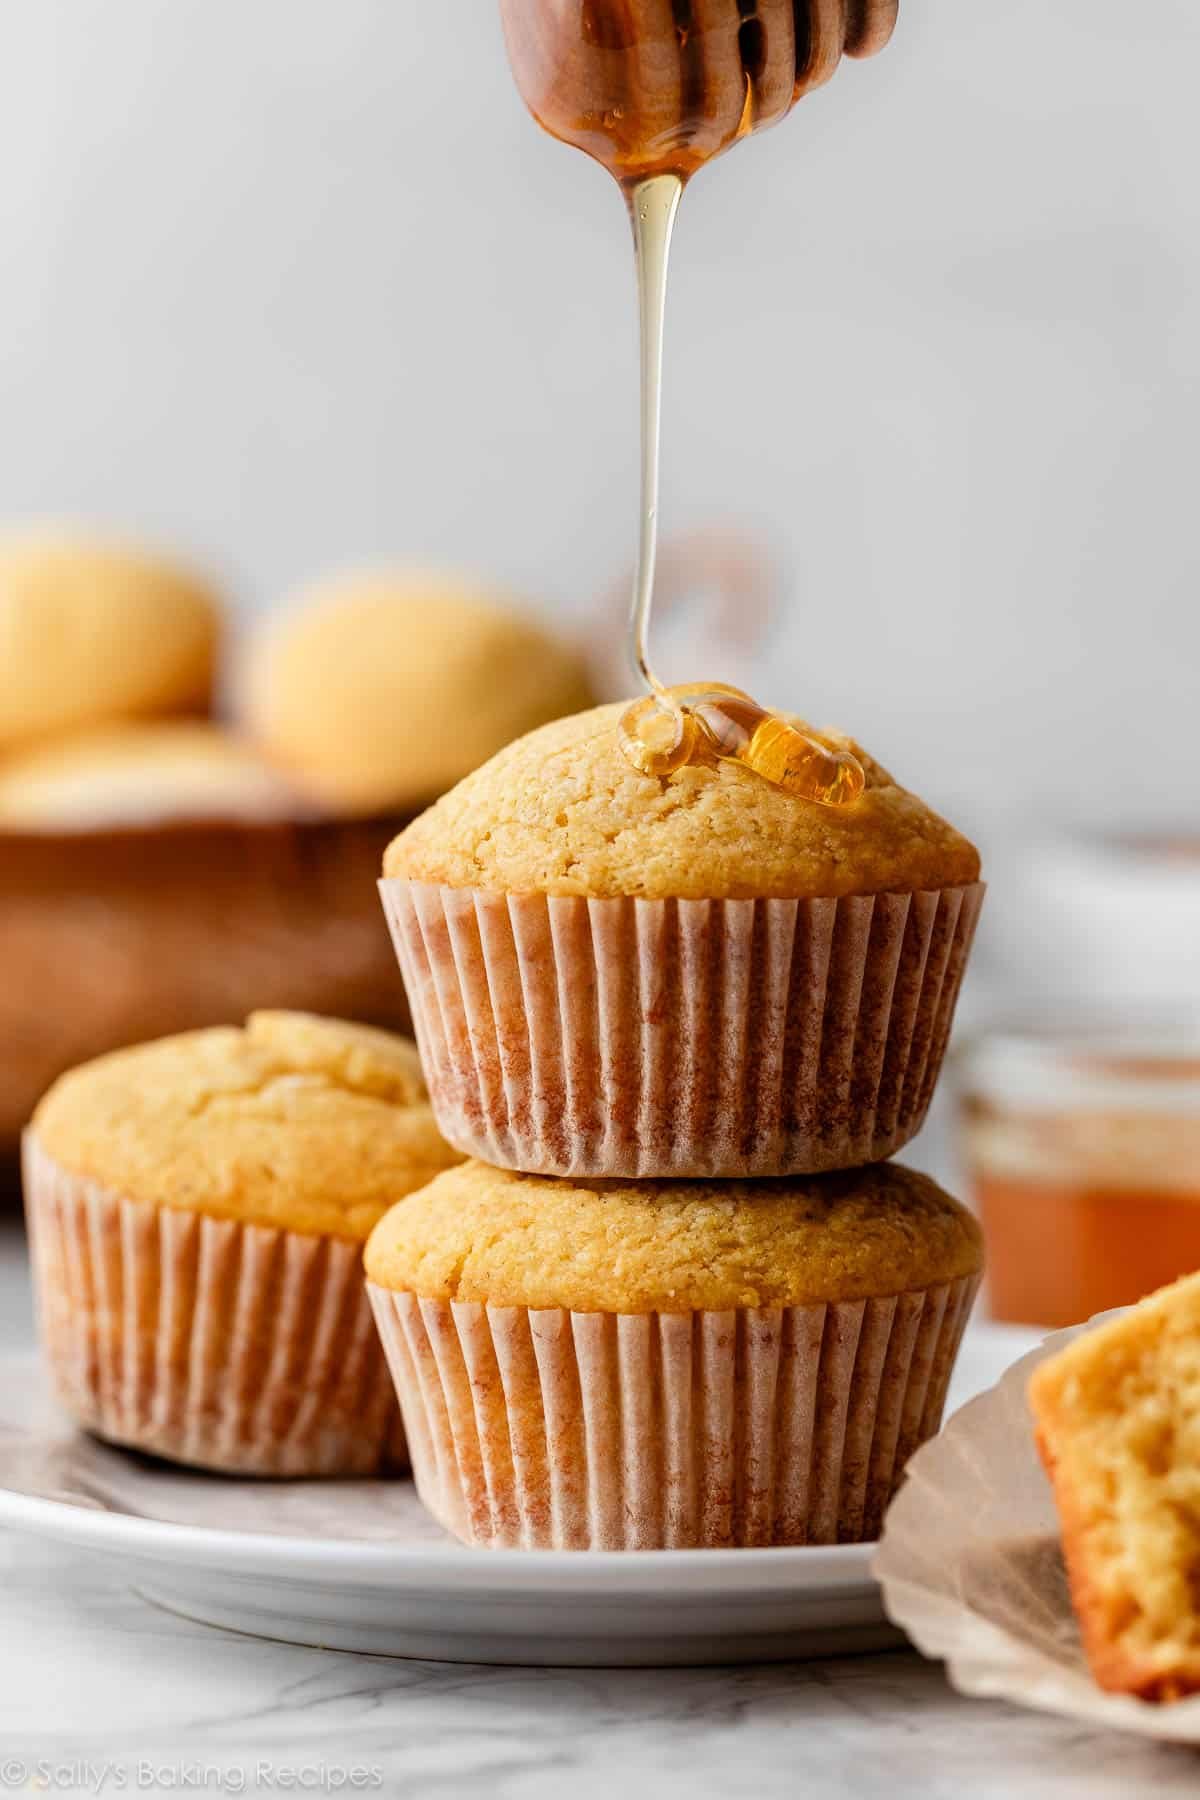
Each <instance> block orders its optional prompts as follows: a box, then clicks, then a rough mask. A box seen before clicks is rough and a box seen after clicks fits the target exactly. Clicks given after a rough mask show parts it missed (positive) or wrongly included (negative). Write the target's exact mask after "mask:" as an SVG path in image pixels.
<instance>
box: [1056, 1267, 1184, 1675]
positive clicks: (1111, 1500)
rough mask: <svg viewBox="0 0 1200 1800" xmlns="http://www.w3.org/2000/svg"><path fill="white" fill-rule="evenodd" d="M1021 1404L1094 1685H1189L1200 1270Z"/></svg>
mask: <svg viewBox="0 0 1200 1800" xmlns="http://www.w3.org/2000/svg"><path fill="white" fill-rule="evenodd" d="M1029 1403H1030V1406H1031V1408H1032V1410H1033V1416H1034V1421H1035V1425H1036V1430H1037V1442H1038V1449H1039V1451H1040V1452H1041V1456H1042V1460H1043V1462H1044V1463H1045V1465H1046V1469H1047V1472H1048V1473H1049V1475H1050V1478H1051V1481H1052V1483H1053V1487H1054V1498H1055V1502H1056V1504H1057V1506H1058V1513H1059V1518H1060V1520H1061V1522H1062V1540H1063V1553H1064V1556H1065V1558H1066V1563H1067V1572H1068V1575H1069V1577H1070V1582H1071V1597H1072V1600H1073V1601H1074V1605H1075V1611H1076V1613H1077V1614H1078V1617H1079V1626H1080V1630H1081V1632H1082V1635H1083V1643H1084V1649H1085V1650H1086V1652H1087V1657H1088V1661H1089V1662H1090V1664H1091V1667H1092V1672H1093V1674H1094V1675H1095V1677H1096V1680H1097V1681H1098V1682H1099V1684H1100V1686H1101V1687H1104V1688H1110V1689H1113V1690H1116V1691H1119V1692H1125V1693H1131V1694H1136V1695H1138V1696H1140V1697H1141V1698H1142V1699H1144V1700H1177V1699H1179V1698H1180V1697H1181V1696H1183V1695H1185V1694H1194V1693H1197V1692H1200V1275H1189V1276H1187V1277H1186V1278H1185V1279H1184V1280H1182V1281H1177V1282H1175V1283H1174V1285H1173V1286H1171V1287H1167V1288H1162V1289H1160V1291H1159V1292H1158V1293H1157V1294H1152V1295H1151V1296H1150V1298H1149V1299H1148V1300H1143V1301H1142V1302H1141V1304H1140V1305H1139V1306H1136V1307H1134V1308H1133V1309H1132V1310H1131V1311H1129V1312H1127V1313H1124V1314H1122V1315H1120V1316H1119V1317H1116V1318H1113V1319H1111V1320H1110V1321H1109V1322H1108V1323H1107V1324H1105V1325H1101V1326H1099V1327H1097V1328H1096V1329H1095V1330H1092V1331H1087V1332H1085V1333H1084V1334H1083V1335H1082V1336H1080V1337H1078V1338H1075V1339H1074V1340H1073V1341H1072V1342H1071V1343H1069V1344H1068V1345H1067V1346H1066V1348H1065V1349H1064V1350H1060V1351H1059V1352H1058V1353H1057V1355H1055V1356H1053V1357H1051V1358H1050V1359H1049V1360H1048V1361H1046V1362H1044V1363H1041V1364H1040V1365H1039V1366H1038V1367H1037V1368H1036V1369H1035V1370H1034V1373H1033V1376H1032V1377H1031V1379H1030V1383H1029Z"/></svg>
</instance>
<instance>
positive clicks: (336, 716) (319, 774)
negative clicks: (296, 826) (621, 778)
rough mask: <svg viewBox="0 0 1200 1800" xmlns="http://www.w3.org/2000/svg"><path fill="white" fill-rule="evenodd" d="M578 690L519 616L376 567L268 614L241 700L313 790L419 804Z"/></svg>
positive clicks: (478, 597)
mask: <svg viewBox="0 0 1200 1800" xmlns="http://www.w3.org/2000/svg"><path fill="white" fill-rule="evenodd" d="M592 699H593V695H592V692H591V690H590V687H589V684H588V680H587V675H586V672H585V670H584V667H583V664H582V661H581V659H580V657H579V656H578V655H577V654H576V652H575V651H574V650H573V649H571V648H570V647H569V646H568V645H566V644H564V643H562V642H561V641H560V640H559V639H557V638H556V637H554V636H553V634H552V633H551V632H549V631H547V630H545V629H544V628H543V627H542V626H541V625H539V624H537V623H536V622H535V621H534V620H533V619H530V618H528V617H526V616H524V615H523V614H522V613H520V612H519V611H517V610H515V609H514V608H512V607H511V606H508V605H505V604H504V603H503V602H502V601H499V600H496V599H493V598H491V597H489V596H488V595H486V594H480V593H476V592H472V591H470V590H469V589H464V588H463V587H461V586H457V585H453V584H451V583H450V582H448V581H447V580H446V579H445V578H444V577H428V576H426V577H422V576H418V575H402V574H386V573H385V574H379V575H368V576H360V577H357V578H350V579H343V580H341V581H334V582H330V583H327V584H325V585H323V586H320V587H317V588H314V589H313V590H311V591H310V592H309V594H307V595H306V596H302V597H301V599H300V600H299V601H298V602H297V605H296V608H295V609H294V610H293V611H290V612H288V613H287V614H285V615H284V616H283V617H282V618H281V619H280V620H279V621H278V622H277V623H276V624H273V625H272V626H270V627H269V628H268V629H267V631H266V632H265V634H264V635H263V637H262V639H261V641H260V643H259V644H258V646H257V647H256V650H255V652H254V654H253V656H252V658H251V663H250V667H249V673H248V676H247V681H246V687H245V692H244V710H245V715H246V720H247V723H248V725H249V727H250V729H251V731H252V732H253V734H254V735H255V736H256V737H257V738H258V740H259V741H260V743H261V744H262V745H263V747H264V748H265V749H266V750H267V752H268V753H269V754H270V755H271V756H273V757H275V758H277V759H278V760H279V761H280V762H281V763H283V764H285V765H286V766H287V767H288V768H290V769H291V770H292V771H294V773H295V774H296V776H297V777H298V778H299V779H300V780H301V781H302V782H303V783H304V784H305V786H306V787H307V788H308V790H309V791H310V792H311V793H312V794H313V795H314V797H315V798H316V799H318V800H319V801H321V802H322V803H324V804H325V805H327V806H329V807H331V808H333V809H335V810H338V811H341V812H349V813H370V812H385V811H402V810H404V809H406V808H411V807H413V806H423V805H425V804H426V803H427V802H428V801H429V800H431V799H433V798H434V797H435V796H436V795H438V794H440V793H442V792H443V790H444V789H446V788H447V787H449V786H450V785H451V784H452V783H453V782H455V781H458V780H459V779H460V777H462V776H463V775H465V774H467V773H468V771H469V770H471V769H474V768H477V767H478V765H479V764H480V763H481V762H483V761H484V760H485V759H486V758H487V757H489V756H491V755H492V754H493V753H494V752H495V751H496V750H498V749H499V748H500V747H501V745H502V744H506V743H508V741H509V740H510V738H513V737H515V736H516V735H517V733H518V732H522V731H528V730H530V729H531V727H533V726H535V725H540V724H542V723H543V722H544V721H545V720H547V719H555V718H558V717H560V716H561V715H562V714H563V713H568V712H572V711H574V710H575V709H576V708H577V707H580V706H587V705H590V703H591V701H592Z"/></svg>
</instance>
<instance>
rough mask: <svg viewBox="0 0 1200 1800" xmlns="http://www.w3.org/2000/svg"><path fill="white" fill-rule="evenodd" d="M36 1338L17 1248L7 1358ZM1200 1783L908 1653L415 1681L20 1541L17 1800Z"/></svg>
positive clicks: (7, 1553)
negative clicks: (988, 1693) (149, 1593)
mask: <svg viewBox="0 0 1200 1800" xmlns="http://www.w3.org/2000/svg"><path fill="white" fill-rule="evenodd" d="M29 1329H30V1310H29V1305H28V1297H27V1290H26V1284H25V1275H24V1267H23V1257H22V1251H21V1246H20V1240H19V1235H18V1233H17V1231H16V1228H15V1227H13V1226H7V1227H4V1228H3V1229H0V1342H3V1343H14V1342H20V1341H22V1340H23V1339H24V1338H26V1337H27V1335H28V1332H29ZM355 1769H357V1771H358V1772H359V1777H360V1780H359V1785H358V1787H357V1789H356V1788H355V1786H354V1785H352V1783H351V1781H350V1779H349V1777H350V1774H351V1772H352V1771H354V1770H355ZM339 1775H343V1776H344V1777H345V1779H344V1781H343V1783H342V1784H341V1785H340V1787H339V1785H338V1780H339ZM201 1780H202V1781H203V1783H204V1785H203V1786H202V1787H201V1786H200V1785H199V1783H200V1782H201ZM1198 1781H1200V1761H1198V1759H1197V1758H1196V1756H1195V1755H1194V1754H1193V1753H1191V1752H1189V1751H1183V1750H1173V1749H1169V1748H1157V1747H1152V1746H1147V1745H1145V1744H1143V1743H1140V1742H1137V1741H1134V1740H1132V1739H1127V1738H1124V1737H1119V1736H1113V1735H1108V1734H1096V1733H1093V1732H1087V1731H1081V1730H1080V1729H1078V1727H1076V1726H1075V1725H1072V1724H1070V1723H1067V1722H1065V1721H1060V1720H1057V1719H1053V1718H1048V1717H1040V1716H1038V1715H1035V1714H1032V1713H1023V1712H1018V1711H1016V1710H1015V1709H1013V1708H1010V1707H1007V1706H1004V1705H1000V1704H996V1703H992V1702H985V1701H967V1700H964V1699H962V1698H961V1697H960V1696H958V1695H956V1694H954V1693H952V1692H951V1691H950V1689H949V1688H948V1687H947V1685H946V1682H945V1680H944V1678H943V1676H942V1673H941V1670H940V1669H939V1668H938V1667H936V1666H935V1665H932V1664H928V1663H924V1662H922V1661H921V1660H920V1659H919V1658H918V1657H916V1656H914V1655H911V1654H908V1653H905V1652H896V1653H893V1654H890V1655H886V1656H871V1657H859V1658H850V1659H844V1660H840V1661H835V1662H822V1663H807V1664H791V1665H784V1666H778V1667H771V1668H758V1669H731V1670H721V1669H706V1670H686V1671H685V1670H664V1671H661V1672H654V1673H648V1672H646V1671H644V1670H643V1671H636V1670H634V1671H628V1672H625V1671H617V1670H613V1671H607V1670H579V1671H574V1670H557V1671H544V1670H537V1669H529V1670H520V1669H492V1668H483V1667H468V1666H455V1665H451V1664H444V1663H406V1662H395V1661H390V1660H386V1659H381V1658H371V1657H363V1656H352V1655H344V1654H339V1653H334V1652H330V1651H322V1650H306V1649H298V1648H292V1647H289V1646H287V1645H282V1644H270V1643H263V1642H260V1641H257V1640H254V1639H251V1638H243V1637H238V1636H235V1635H233V1634H230V1633H225V1632H219V1631H213V1630H210V1629H208V1628H207V1627H205V1626H200V1625H194V1624H191V1623H189V1622H188V1621H186V1620H183V1619H178V1618H174V1617H172V1616H170V1615H168V1614H165V1613H162V1612H158V1611H156V1610H155V1609H153V1608H151V1607H150V1606H148V1605H146V1604H145V1603H144V1602H143V1601H141V1600H139V1599H137V1598H136V1597H135V1596H134V1595H132V1594H131V1593H130V1592H129V1591H128V1590H127V1589H126V1588H125V1587H124V1586H123V1584H122V1582H121V1580H120V1578H119V1576H118V1575H117V1573H116V1572H115V1571H114V1570H113V1569H112V1568H111V1567H110V1566H109V1565H107V1564H106V1563H105V1562H103V1561H102V1560H99V1559H91V1558H84V1557H79V1556H76V1555H73V1554H68V1553H64V1552H60V1551H57V1550H51V1549H49V1548H46V1547H44V1546H42V1545H40V1544H38V1543H37V1542H35V1541H34V1540H32V1539H25V1538H18V1537H15V1536H11V1535H3V1534H0V1794H2V1793H3V1792H4V1791H5V1790H8V1791H16V1792H26V1791H39V1790H40V1791H47V1790H48V1791H50V1792H76V1793H89V1792H90V1793H96V1792H98V1791H100V1792H106V1793H116V1792H121V1791H124V1792H128V1793H132V1792H167V1791H181V1790H182V1791H185V1792H188V1791H190V1792H197V1791H201V1792H207V1793H245V1794H254V1793H263V1794H265V1793H271V1792H279V1791H292V1792H300V1791H306V1792H314V1791H315V1792H325V1791H335V1790H336V1791H340V1792H343V1793H352V1792H355V1791H359V1792H367V1793H369V1792H374V1791H382V1792H385V1793H389V1794H390V1793H400V1794H411V1795H420V1796H425V1795H449V1796H453V1795H459V1794H461V1795H473V1794H484V1793H486V1794H487V1795H489V1796H491V1797H492V1800H543V1797H545V1800H550V1797H551V1796H553V1797H554V1800H559V1796H561V1795H562V1794H563V1793H564V1791H565V1792H567V1793H568V1794H569V1795H570V1796H571V1800H587V1797H589V1796H591V1795H601V1794H604V1795H608V1794H611V1793H613V1792H619V1791H621V1789H622V1788H624V1789H625V1790H626V1791H627V1792H628V1793H629V1794H630V1795H631V1796H632V1795H636V1794H640V1793H643V1792H653V1793H654V1794H655V1795H656V1796H664V1797H667V1800H671V1797H673V1796H676V1795H678V1796H681V1797H682V1796H685V1795H686V1796H688V1797H689V1800H691V1797H694V1796H698V1795H708V1794H712V1795H729V1796H731V1797H736V1796H740V1795H745V1796H748V1797H751V1796H752V1797H753V1800H771V1797H772V1796H775V1795H779V1796H784V1795H787V1796H800V1795H802V1796H804V1800H824V1796H831V1797H833V1796H843V1795H844V1796H847V1797H853V1800H875V1796H879V1797H880V1800H882V1797H883V1796H887V1800H897V1796H907V1795H912V1796H920V1797H921V1800H961V1796H962V1795H964V1794H966V1793H969V1794H970V1795H971V1796H972V1797H973V1800H974V1797H977V1796H984V1797H987V1800H992V1797H994V1800H1014V1797H1019V1796H1022V1795H1030V1796H1039V1797H1040V1796H1042V1795H1048V1796H1061V1797H1063V1800H1103V1797H1106V1796H1113V1797H1114V1800H1115V1797H1117V1796H1120V1797H1121V1800H1124V1797H1125V1796H1135V1795H1141V1794H1147V1793H1150V1792H1154V1793H1156V1794H1172V1793H1180V1794H1183V1793H1189V1794H1192V1793H1195V1791H1196V1788H1197V1783H1198Z"/></svg>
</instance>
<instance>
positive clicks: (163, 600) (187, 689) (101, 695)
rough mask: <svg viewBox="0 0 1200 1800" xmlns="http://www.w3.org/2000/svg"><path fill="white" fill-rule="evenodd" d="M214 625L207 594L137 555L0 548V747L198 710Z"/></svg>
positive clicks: (16, 541) (26, 540) (55, 544)
mask: <svg viewBox="0 0 1200 1800" xmlns="http://www.w3.org/2000/svg"><path fill="white" fill-rule="evenodd" d="M219 628H220V610H219V606H218V602H217V599H216V597H215V595H214V594H213V593H212V592H211V590H210V589H209V588H208V587H207V586H206V585H205V584H204V583H203V582H201V581H199V580H197V579H196V578H195V577H194V576H192V575H190V574H189V573H188V572H187V571H186V570H184V569H180V568H177V567H175V566H174V565H173V564H171V563H167V562H163V561H160V560H159V559H158V558H156V557H153V556H150V555H148V554H146V553H145V552H143V551H140V550H134V549H123V548H120V547H118V546H116V545H111V544H101V543H93V542H88V541H86V540H82V539H79V540H75V539H71V538H66V537H64V538H57V537H50V536H46V537H35V536H31V537H21V538H9V539H4V540H0V750H8V749H13V748H16V747H19V746H21V745H23V744H27V743H30V742H33V741H35V740H37V739H39V738H45V737H51V736H54V735H57V734H59V733H62V732H67V731H74V730H78V729H80V728H81V727H85V726H89V725H96V724H103V723H105V722H107V721H109V720H114V719H133V718H143V717H150V716H153V715H156V714H162V713H187V712H206V711H207V710H208V706H209V702H210V699H211V693H212V683H213V673H214V668H215V665H216V656H217V638H218V633H219Z"/></svg>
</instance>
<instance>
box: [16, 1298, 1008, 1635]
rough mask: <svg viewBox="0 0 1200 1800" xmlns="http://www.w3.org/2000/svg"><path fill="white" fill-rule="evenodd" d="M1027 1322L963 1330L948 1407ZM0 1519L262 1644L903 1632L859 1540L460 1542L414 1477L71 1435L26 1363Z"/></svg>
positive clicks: (996, 1368)
mask: <svg viewBox="0 0 1200 1800" xmlns="http://www.w3.org/2000/svg"><path fill="white" fill-rule="evenodd" d="M1034 1341H1036V1340H1035V1337H1034V1335H1033V1334H1031V1333H1029V1332H1026V1331H1020V1330H1016V1329H1014V1328H1011V1327H1004V1326H995V1325H976V1326H973V1327H972V1328H971V1329H970V1330H969V1331H968V1333H967V1338H966V1342H965V1344H964V1348H963V1355H962V1359H961V1361H960V1364H959V1368H958V1371H957V1373H956V1376H955V1381H954V1385H953V1387H952V1390H951V1405H952V1406H954V1405H960V1404H961V1403H962V1402H963V1401H964V1400H966V1399H968V1398H969V1397H970V1396H971V1395H972V1394H975V1393H978V1392H980V1391H981V1390H982V1389H984V1388H986V1387H988V1386H990V1385H991V1384H992V1383H993V1382H994V1381H995V1380H996V1379H997V1378H998V1377H999V1375H1000V1374H1001V1373H1002V1372H1003V1370H1004V1369H1005V1368H1006V1367H1007V1366H1008V1365H1009V1363H1011V1362H1012V1361H1013V1360H1014V1359H1015V1358H1016V1357H1018V1356H1020V1355H1021V1354H1023V1352H1024V1351H1026V1350H1027V1349H1029V1347H1030V1345H1031V1343H1033V1342H1034ZM0 1525H7V1526H10V1527H13V1528H15V1529H18V1530H21V1531H27V1532H33V1533H35V1534H36V1535H37V1536H39V1537H43V1538H50V1539H54V1540H56V1541H58V1542H60V1543H64V1544H70V1545H74V1546H77V1547H80V1548H83V1549H88V1550H95V1551H98V1552H102V1553H104V1554H107V1555H109V1556H112V1557H114V1558H116V1559H118V1560H119V1562H120V1564H121V1566H122V1568H123V1570H124V1572H125V1574H126V1575H127V1577H128V1579H129V1581H130V1582H131V1583H132V1585H133V1586H134V1587H135V1588H136V1589H137V1590H138V1591H139V1592H140V1593H141V1594H143V1595H144V1596H145V1597H146V1598H147V1599H148V1600H153V1601H155V1602H157V1603H158V1604H159V1605H161V1606H165V1607H169V1608H170V1609H171V1610H173V1611H175V1612H180V1613H184V1614H187V1615H188V1616H189V1617H191V1618H194V1619H199V1620H202V1621H204V1622H205V1623H206V1624H210V1625H222V1626H227V1627H230V1628H232V1629H234V1630H237V1631H245V1632H250V1633H253V1634H254V1635H256V1636H259V1637H272V1638H283V1639H287V1640H288V1641H290V1642H293V1643H301V1644H319V1645H325V1646H328V1647H330V1648H332V1649H340V1650H362V1651H373V1652H376V1653H379V1654H383V1655H390V1656H413V1657H436V1658H443V1659H446V1660H449V1661H454V1662H493V1663H533V1664H542V1665H556V1664H557V1665H562V1664H565V1665H570V1664H575V1665H588V1664H592V1665H610V1666H611V1665H618V1664H623V1665H631V1666H632V1665H646V1666H655V1665H666V1664H688V1663H732V1662H753V1661H774V1660H786V1659H789V1658H791V1657H797V1656H811V1655H836V1654H838V1653H841V1652H845V1651H853V1650H868V1649H876V1648H880V1647H882V1646H885V1645H890V1644H893V1643H895V1642H897V1641H899V1637H898V1633H897V1632H896V1631H895V1629H894V1627H892V1626H889V1625H888V1624H887V1622H886V1620H885V1618H884V1614H883V1609H882V1606H881V1604H880V1597H879V1589H878V1587H877V1584H876V1582H875V1579H874V1577H873V1576H872V1574H871V1571H870V1561H871V1555H872V1552H873V1549H874V1546H873V1545H870V1544H847V1545H837V1546H834V1547H831V1548H812V1549H780V1550H699V1551H686V1550H666V1551H640V1552H634V1553H629V1552H620V1551H616V1552H613V1551H522V1550H494V1551H478V1550H467V1549H465V1548H464V1547H463V1546H462V1545H460V1544H457V1543H455V1542H454V1541H453V1540H452V1539H451V1538H449V1537H447V1536H446V1535H445V1533H444V1532H442V1531H441V1530H440V1529H439V1528H438V1527H437V1526H436V1525H434V1524H433V1523H432V1521H431V1520H429V1519H428V1518H427V1516H426V1515H425V1513H424V1511H423V1510H422V1508H421V1506H420V1503H419V1502H418V1500H417V1498H416V1494H415V1492H414V1490H413V1487H412V1484H411V1483H410V1482H408V1481H349V1482H291V1483H263V1482H247V1481H239V1480H232V1479H227V1478H225V1477H221V1476H211V1475H200V1474H193V1473H189V1472H186V1471H182V1470H174V1469H171V1468H170V1467H169V1466H168V1465H166V1464H163V1463H156V1462H152V1461H150V1460H149V1459H143V1458H140V1457H136V1456H130V1455H127V1454H126V1453H124V1452H122V1451H119V1450H113V1449H109V1448H107V1447H106V1446H105V1445H103V1444H100V1443H97V1442H95V1441H94V1440H93V1439H91V1438H89V1437H87V1436H85V1435H84V1434H82V1433H80V1432H77V1431H75V1430H73V1429H72V1427H71V1426H70V1424H69V1423H68V1422H67V1421H66V1420H65V1419H64V1418H63V1416H62V1414H61V1413H58V1412H57V1411H56V1409H55V1408H54V1407H53V1405H52V1403H51V1402H50V1401H49V1399H48V1398H47V1396H46V1393H45V1389H44V1384H43V1381H42V1378H41V1374H40V1371H39V1368H38V1365H37V1361H36V1358H35V1357H34V1356H33V1355H32V1354H30V1353H29V1352H21V1353H18V1354H12V1353H10V1354H7V1355H2V1356H0Z"/></svg>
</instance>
